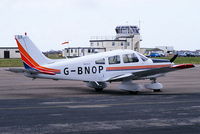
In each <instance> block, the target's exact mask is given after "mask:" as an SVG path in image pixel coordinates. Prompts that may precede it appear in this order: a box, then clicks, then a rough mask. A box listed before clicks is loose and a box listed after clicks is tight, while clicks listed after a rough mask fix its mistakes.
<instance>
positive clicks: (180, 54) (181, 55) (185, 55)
mask: <svg viewBox="0 0 200 134" xmlns="http://www.w3.org/2000/svg"><path fill="white" fill-rule="evenodd" d="M178 56H179V57H187V54H186V53H184V52H178Z"/></svg>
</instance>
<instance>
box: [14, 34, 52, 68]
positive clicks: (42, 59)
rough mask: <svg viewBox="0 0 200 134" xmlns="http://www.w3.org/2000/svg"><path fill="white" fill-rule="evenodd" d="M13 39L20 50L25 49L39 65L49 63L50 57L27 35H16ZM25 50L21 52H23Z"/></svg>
mask: <svg viewBox="0 0 200 134" xmlns="http://www.w3.org/2000/svg"><path fill="white" fill-rule="evenodd" d="M15 39H16V41H17V45H18V48H19V51H20V52H23V50H22V49H24V50H25V52H26V53H28V54H29V56H30V57H31V58H32V59H34V60H35V62H37V63H38V64H39V65H43V64H48V63H51V62H52V61H51V59H48V58H47V57H46V56H45V55H44V54H43V53H42V52H41V51H40V50H39V49H38V48H37V47H36V46H35V44H34V43H33V42H32V41H31V40H30V39H29V37H28V36H26V35H25V36H23V35H16V36H15ZM25 52H24V53H23V54H25ZM25 56H26V55H25Z"/></svg>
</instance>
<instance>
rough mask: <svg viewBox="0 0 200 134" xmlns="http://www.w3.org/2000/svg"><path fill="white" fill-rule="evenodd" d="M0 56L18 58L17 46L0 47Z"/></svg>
mask: <svg viewBox="0 0 200 134" xmlns="http://www.w3.org/2000/svg"><path fill="white" fill-rule="evenodd" d="M0 58H20V53H19V50H18V48H17V47H0Z"/></svg>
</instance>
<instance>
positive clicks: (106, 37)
mask: <svg viewBox="0 0 200 134" xmlns="http://www.w3.org/2000/svg"><path fill="white" fill-rule="evenodd" d="M115 39H116V37H115V36H91V37H90V40H115Z"/></svg>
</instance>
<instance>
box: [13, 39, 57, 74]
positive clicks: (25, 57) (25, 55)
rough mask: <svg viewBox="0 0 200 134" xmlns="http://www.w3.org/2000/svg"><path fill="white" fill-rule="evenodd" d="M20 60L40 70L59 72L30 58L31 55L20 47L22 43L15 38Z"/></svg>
mask: <svg viewBox="0 0 200 134" xmlns="http://www.w3.org/2000/svg"><path fill="white" fill-rule="evenodd" d="M16 42H17V45H18V48H19V51H20V54H21V57H22V60H23V61H24V62H26V63H27V64H28V65H29V66H31V67H33V68H35V69H38V70H42V71H53V72H60V70H59V69H51V68H46V67H43V66H40V65H39V64H38V63H37V62H36V61H35V60H33V59H32V58H31V56H30V55H29V54H28V53H27V52H26V50H25V49H24V48H23V47H22V45H21V44H20V43H19V41H18V40H17V39H16Z"/></svg>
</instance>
